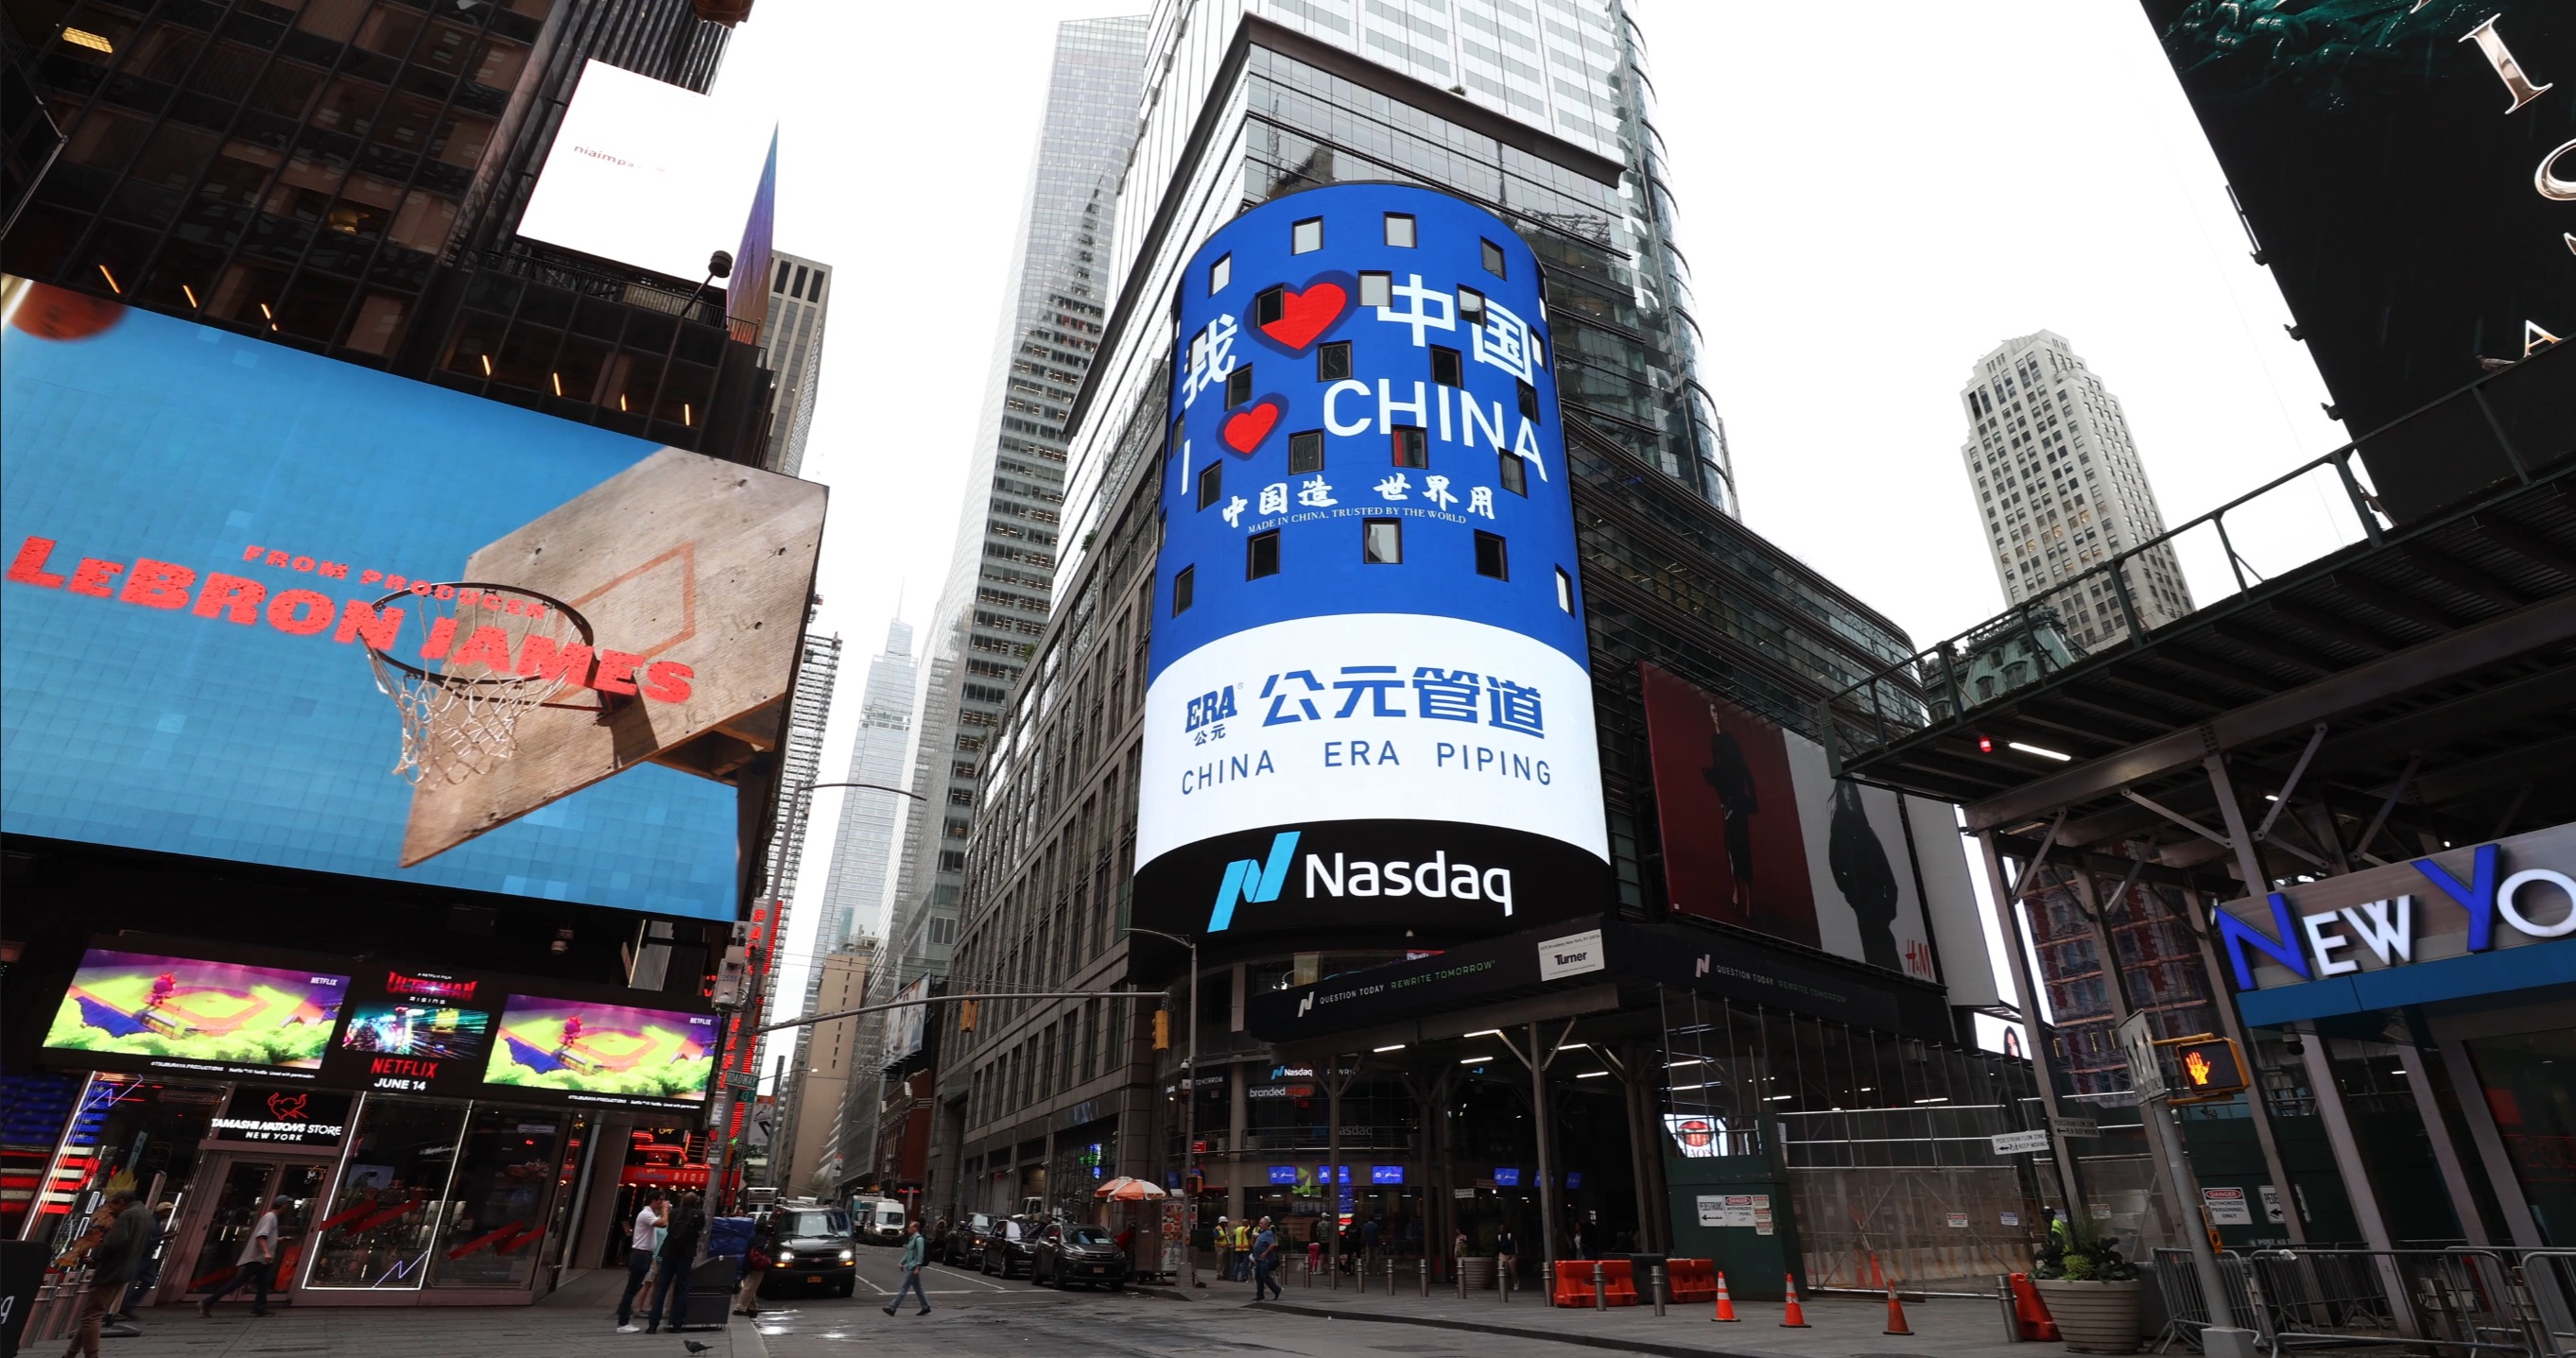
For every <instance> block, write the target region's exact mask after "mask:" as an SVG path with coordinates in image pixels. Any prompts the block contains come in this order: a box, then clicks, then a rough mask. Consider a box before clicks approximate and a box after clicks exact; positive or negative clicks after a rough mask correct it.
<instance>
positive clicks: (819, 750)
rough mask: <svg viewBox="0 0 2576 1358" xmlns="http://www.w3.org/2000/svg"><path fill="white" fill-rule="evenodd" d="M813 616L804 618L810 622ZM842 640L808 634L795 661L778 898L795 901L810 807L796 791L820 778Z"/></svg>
mask: <svg viewBox="0 0 2576 1358" xmlns="http://www.w3.org/2000/svg"><path fill="white" fill-rule="evenodd" d="M810 622H811V619H810V618H809V619H808V623H809V625H810ZM840 670H841V638H840V637H839V636H838V635H834V636H828V637H818V636H815V635H813V634H812V633H810V632H809V633H807V634H806V637H805V653H804V654H803V655H802V656H801V657H799V658H798V660H797V664H796V691H795V692H794V693H792V694H790V695H788V701H787V739H786V741H785V742H784V743H783V744H782V745H781V746H780V747H779V785H778V816H777V824H776V828H775V829H774V830H773V831H772V832H771V834H770V840H769V852H770V860H769V861H770V863H771V864H772V865H773V866H772V869H771V870H772V871H773V872H774V873H775V874H776V876H777V881H778V892H777V899H778V900H779V901H780V902H781V903H782V908H783V905H784V903H786V902H792V901H794V900H795V899H796V870H797V868H798V867H799V866H800V865H801V864H802V863H803V861H804V858H805V828H806V826H807V825H808V824H809V823H810V822H811V821H812V820H813V816H814V806H813V803H812V802H811V801H809V800H808V799H807V798H806V797H804V796H802V795H799V794H800V793H801V792H802V791H803V789H805V788H807V787H810V786H811V785H812V784H813V783H814V782H815V781H816V780H817V779H819V778H821V777H822V776H823V772H822V770H823V730H824V724H825V723H826V722H828V721H829V720H831V715H832V690H833V687H834V685H835V683H836V681H837V680H838V679H839V677H840Z"/></svg>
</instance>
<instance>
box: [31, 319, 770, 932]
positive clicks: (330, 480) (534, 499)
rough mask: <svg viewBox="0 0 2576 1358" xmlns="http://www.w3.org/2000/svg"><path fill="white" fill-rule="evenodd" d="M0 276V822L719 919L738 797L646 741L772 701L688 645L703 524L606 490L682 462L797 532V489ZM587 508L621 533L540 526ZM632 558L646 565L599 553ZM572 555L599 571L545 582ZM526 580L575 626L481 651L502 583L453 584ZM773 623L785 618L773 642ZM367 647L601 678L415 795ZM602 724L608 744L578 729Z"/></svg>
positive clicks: (762, 659) (701, 612)
mask: <svg viewBox="0 0 2576 1358" xmlns="http://www.w3.org/2000/svg"><path fill="white" fill-rule="evenodd" d="M7 289H8V290H7V293H6V301H7V316H6V323H5V325H0V337H4V338H0V559H6V560H7V561H8V563H9V565H8V569H7V573H6V584H5V592H4V593H0V600H5V603H0V828H5V829H6V830H8V831H9V832H11V833H13V834H24V835H31V836H44V837H48V838H54V839H62V840H74V841H82V842H87V843H93V844H105V845H117V846H123V847H129V848H135V849H146V850H157V851H162V852H168V853H175V854H189V855H196V856H200V857H207V858H221V859H234V860H240V861H245V862H254V863H265V864H274V865H278V866H282V867H290V868H304V869H313V870H318V871H324V872H334V873H345V874H354V875H359V876H367V877H378V878H387V879H392V880H398V881H408V882H419V883H428V884H435V885H440V886H448V887H459V888H468V889H473V890H480V891H489V892H499V893H508V894H514V895H524V896H531V897H540V898H544V899H548V900H559V901H573V902H585V903H592V904H599V905H607V906H614V907H620V908H627V909H635V910H643V911H651V912H655V913H661V914H670V915H682V916H695V917H701V918H711V919H730V918H732V917H733V915H734V913H735V908H736V900H737V891H738V887H737V863H736V837H737V834H738V833H739V820H738V816H737V812H736V806H735V803H736V795H735V790H734V789H733V788H732V787H731V786H729V785H728V784H726V783H724V782H720V781H716V780H714V779H711V778H708V777H701V776H693V775H692V774H691V773H687V772H682V771H680V770H679V769H677V768H673V767H667V766H663V765H658V764H652V763H648V762H645V760H647V759H649V758H650V757H652V756H653V755H655V754H657V753H661V752H665V751H667V750H668V749H669V748H670V746H671V745H672V744H673V743H674V742H675V741H676V740H678V739H680V738H684V737H685V736H687V735H689V734H692V733H694V732H696V731H697V730H699V729H700V727H701V726H702V725H703V724H704V723H705V722H706V721H707V720H708V716H707V713H706V712H705V711H704V710H703V709H704V708H705V706H706V704H708V703H716V704H721V705H728V706H731V705H737V704H741V703H745V702H748V701H751V699H750V697H749V694H750V693H751V692H753V691H755V690H756V691H759V692H770V691H783V690H784V688H785V687H786V686H787V684H788V683H789V681H790V676H789V671H788V669H787V668H785V667H781V666H779V665H777V663H776V662H775V661H774V660H773V659H772V658H771V657H770V656H769V655H768V654H767V653H760V654H739V655H736V656H734V657H731V658H727V659H711V658H710V657H709V654H708V651H707V645H708V643H709V642H710V641H714V640H721V636H720V634H721V633H722V632H723V631H724V630H725V624H724V623H722V622H720V621H718V620H714V619H711V618H710V617H708V616H707V614H708V612H709V610H708V609H706V608H701V607H699V606H698V603H697V600H698V598H699V596H701V595H702V594H703V593H704V592H705V590H704V587H703V582H702V581H701V580H699V579H698V578H697V577H696V576H694V575H691V574H689V573H688V572H689V571H690V570H691V569H693V565H692V563H704V562H707V561H709V560H721V559H722V558H723V557H724V556H725V554H726V552H728V551H730V550H734V549H733V548H732V547H731V546H729V545H728V540H727V539H725V538H722V537H720V536H719V535H717V534H714V533H711V532H707V531H703V530H702V529H699V528H691V529H689V530H688V536H687V537H685V538H683V539H679V540H677V542H676V546H675V545H673V544H672V543H666V542H663V541H661V540H660V537H659V535H660V534H661V533H662V532H663V531H664V528H665V522H664V521H676V520H682V519H687V518H688V516H689V515H690V514H692V513H698V512H701V511H699V510H698V509H697V508H696V507H695V506H694V504H680V505H668V506H663V507H662V508H663V509H664V510H665V512H664V513H663V514H662V515H660V516H659V517H658V518H657V517H656V516H655V515H652V514H649V513H646V514H638V513H636V512H634V511H633V504H634V502H635V499H636V497H637V496H649V495H656V494H663V495H667V494H671V493H672V492H671V491H670V490H669V489H668V487H671V486H674V485H681V484H696V483H694V482H691V481H690V478H692V477H696V478H699V480H700V481H703V480H704V477H705V474H706V472H707V471H708V469H714V470H715V471H716V472H717V473H718V474H719V475H721V476H722V478H723V481H724V483H726V484H731V483H734V482H737V481H744V483H745V484H752V483H750V482H748V481H745V478H766V482H784V483H785V484H786V486H787V487H789V488H792V493H794V494H796V495H799V496H803V495H810V497H811V498H812V499H813V500H814V501H815V508H814V511H813V519H814V522H815V523H816V524H817V526H818V527H819V518H820V510H819V500H820V496H821V491H820V488H819V487H811V486H805V485H804V484H803V483H799V482H792V481H788V480H787V478H777V477H766V474H765V473H760V472H746V471H745V470H744V469H742V468H738V467H732V466H729V465H728V464H723V463H718V462H716V461H715V460H714V459H709V458H701V457H698V456H697V455H696V454H690V453H682V452H679V451H677V450H672V449H664V448H660V447H657V445H654V444H652V443H648V442H644V441H642V440H638V439H633V438H628V437H625V436H623V435H619V434H614V433H610V432H607V431H604V430H600V429H595V428H589V427H586V426H582V425H577V424H573V423H570V422H568V421H565V420H560V419H556V418H553V417H550V416H547V415H542V414H538V413H536V412H533V411H528V410H521V409H515V408H513V407H510V406H506V405H502V404H499V403H496V402H492V401H485V400H480V399H477V398H474V397H469V396H464V395H461V394H458V393H455V392H450V391H445V390H442V389H439V388H437V387H433V386H429V385H426V384H423V383H419V382H413V381H408V380H405V379H402V378H397V377H393V376H390V375H387V374H384V373H380V372H374V371H370V370H368V369H365V368H361V367H357V366H354V365H351V364H347V363H342V362H337V361H334V360H330V359H326V358H322V357H319V356H316V355H311V354H306V353H302V352H298V351H296V350H292V349H288V348H284V347H281V346H278V345H274V344H268V343H264V342H261V341H258V340H254V339H249V338H246V337H243V336H239V335H233V334H227V333H225V332H222V331H218V330H214V329H210V328H207V327H204V326H199V325H194V324H191V323H189V322H186V321H184V320H180V319H176V318H172V317H167V316H161V315H155V314H152V313H148V312H143V311H133V310H128V309H126V308H123V307H119V306H116V305H114V304H113V303H109V302H104V301H100V300H97V299H91V298H83V297H78V296H75V295H73V294H69V293H65V292H62V291H60V290H57V289H51V288H47V287H44V286H43V285H35V284H28V283H25V282H24V281H22V280H16V279H11V280H8V283H7ZM763 485H765V483H763ZM761 488H763V486H754V489H761ZM602 495H606V496H608V497H610V501H609V502H601V501H599V500H598V499H597V498H596V497H600V496H602ZM620 497H622V498H620ZM603 503H606V505H607V508H612V509H617V510H618V512H620V513H622V514H624V516H625V517H623V518H621V519H620V520H618V522H621V523H624V524H626V525H628V528H627V529H626V530H625V531H624V532H623V533H599V534H593V535H592V538H591V540H589V541H586V542H585V541H579V540H576V539H575V538H574V537H573V536H571V535H570V533H569V532H568V531H566V525H567V524H569V525H570V526H571V528H572V529H578V528H579V527H580V526H581V524H582V522H583V520H584V518H585V516H589V515H594V514H596V513H598V512H605V511H604V510H603V509H602V505H603ZM648 507H649V506H648ZM734 528H735V530H736V531H737V532H738V533H743V532H748V529H747V528H746V527H745V526H744V525H734ZM549 533H555V534H558V536H553V537H548V536H547V534H549ZM531 534H534V535H536V536H535V538H534V539H531V538H530V535H531ZM532 540H533V541H539V542H541V543H543V544H546V545H551V546H552V547H553V548H554V554H553V558H552V560H551V561H550V562H549V563H548V564H547V565H545V566H543V567H539V566H536V565H528V566H526V567H524V568H523V569H522V568H519V567H514V566H512V565H510V563H509V562H508V561H507V560H506V559H505V558H506V556H507V552H506V551H496V549H505V548H510V547H511V546H512V545H513V544H525V543H527V542H530V541H532ZM537 550H538V548H535V547H530V548H528V550H527V551H526V553H525V554H526V555H527V556H528V557H529V559H530V560H531V561H533V560H534V558H535V556H536V554H537ZM629 552H643V553H646V554H647V555H646V556H645V557H644V559H643V560H641V561H638V562H636V563H634V564H632V565H630V564H628V562H627V560H626V559H625V557H624V556H623V555H622V554H624V553H629ZM469 565H470V566H471V567H472V568H474V569H475V570H476V571H477V572H478V573H477V574H475V575H467V574H464V572H465V571H466V570H467V569H468V568H469ZM780 569H781V570H782V571H784V572H785V573H786V574H787V575H789V576H791V577H793V578H791V579H789V580H787V581H786V582H785V583H784V585H783V586H782V587H781V588H780V591H779V592H781V593H785V594H788V595H790V596H792V597H794V598H795V599H797V600H798V601H799V603H801V600H802V597H803V595H804V594H805V593H806V591H807V590H808V589H809V588H810V579H811V571H812V556H811V552H810V551H808V552H807V553H806V554H805V557H804V559H803V561H802V562H801V563H800V562H797V561H795V560H793V559H792V558H791V559H790V560H788V561H787V562H786V563H785V564H784V565H782V566H781V567H780ZM513 570H519V571H520V572H521V573H520V574H518V575H513V574H509V573H508V572H510V571H513ZM583 570H589V571H592V572H595V573H597V574H598V575H599V576H600V579H601V583H600V584H598V585H597V586H585V585H580V584H578V583H576V581H577V577H578V576H579V574H580V572H581V571H583ZM800 570H801V572H802V574H801V575H799V574H797V573H798V572H799V571H800ZM523 579H543V580H544V581H545V582H546V584H547V588H546V590H545V593H546V594H548V595H550V596H552V597H555V598H557V599H562V600H578V601H579V608H580V609H581V610H582V611H584V612H586V613H588V614H589V615H590V616H591V617H592V618H593V619H594V620H596V621H597V622H598V624H599V626H598V629H597V631H598V635H596V636H589V637H586V638H585V640H586V641H588V642H590V643H593V644H592V645H567V646H564V647H563V648H561V649H560V650H557V649H555V648H553V647H552V646H551V645H549V646H548V647H547V648H546V650H545V653H544V654H542V655H541V654H539V653H538V647H537V642H538V641H544V640H545V638H543V637H542V636H540V637H537V638H536V640H535V641H529V642H527V643H526V645H525V646H524V647H522V648H521V649H519V650H518V651H517V653H516V654H513V650H512V645H511V639H512V631H511V629H507V628H504V627H500V626H494V625H489V624H495V623H504V622H514V621H518V620H519V619H517V618H516V617H515V615H517V614H518V613H519V611H520V607H521V597H520V596H519V595H516V594H513V595H511V596H510V597H509V598H508V600H507V602H506V608H507V615H509V616H505V614H504V602H505V601H504V599H503V597H502V595H501V594H500V593H497V592H496V593H481V594H478V592H477V591H476V590H474V589H471V588H469V589H467V590H465V591H464V592H463V593H462V594H461V595H459V594H458V593H457V591H456V590H455V589H454V588H453V584H454V583H455V582H463V581H474V580H482V581H497V584H495V585H494V586H492V588H494V589H495V590H499V589H503V588H512V587H516V586H517V585H518V584H520V583H521V581H522V580H523ZM431 582H439V583H438V584H437V585H433V584H432V583H431ZM535 608H536V606H535V605H534V604H530V605H529V610H530V613H531V615H533V613H534V611H535ZM481 610H489V614H488V616H487V615H485V614H484V613H482V612H481ZM405 612H409V613H411V614H412V619H411V623H410V624H404V623H403V621H402V619H401V617H400V615H401V614H403V613H405ZM440 613H443V614H444V615H445V616H444V620H443V621H442V622H440V623H439V624H438V625H437V626H435V627H430V628H422V627H420V626H419V624H421V623H423V622H425V621H426V620H427V619H429V618H430V617H431V616H432V615H433V614H440ZM801 619H802V612H801V608H800V609H798V611H796V612H793V613H791V614H790V615H789V617H788V619H787V626H786V627H785V628H784V629H783V630H784V631H785V632H786V633H787V640H786V647H787V648H788V650H789V651H790V653H791V654H792V649H793V646H794V633H795V632H796V630H797V627H796V624H798V623H799V622H801ZM415 647H416V649H415ZM370 648H379V649H381V650H382V651H383V652H384V653H385V654H386V655H388V656H391V657H393V658H395V659H400V660H403V661H405V662H406V663H410V664H413V665H416V666H419V667H421V669H422V670H423V672H424V673H426V674H429V675H432V676H465V675H474V676H482V675H484V674H485V672H487V671H488V674H489V676H491V677H495V678H499V679H501V680H503V681H505V682H516V680H515V678H513V676H521V675H532V674H535V673H537V672H538V670H540V669H544V670H546V671H547V672H548V673H549V674H551V675H556V676H560V678H561V679H562V682H563V686H564V687H565V688H566V689H567V690H572V689H580V690H584V691H586V692H587V693H588V695H589V696H591V697H593V698H595V699H597V701H594V702H593V703H591V704H590V707H589V709H588V710H567V711H557V710H552V709H547V710H542V711H531V712H529V713H528V715H527V716H526V717H525V718H524V719H523V721H522V723H521V725H520V728H519V730H518V732H517V735H516V739H517V741H518V749H517V751H516V754H517V757H516V758H515V759H511V758H509V757H508V756H507V755H506V754H505V755H504V756H503V757H502V760H503V762H501V763H500V764H499V766H498V767H499V768H500V769H503V770H507V772H506V773H503V772H489V771H485V772H469V771H451V774H452V776H449V777H444V778H427V779H423V780H421V782H420V785H419V786H417V787H415V786H414V783H413V781H411V780H408V779H406V778H404V777H399V776H396V775H395V773H394V769H395V767H396V763H397V760H398V757H399V756H401V754H402V753H403V749H404V744H403V719H402V716H401V714H400V713H399V712H398V710H397V709H396V707H395V705H394V703H393V702H392V701H391V700H390V696H389V694H388V693H387V692H386V691H385V690H383V689H380V687H379V678H378V673H377V670H376V668H375V667H373V666H371V664H370V657H369V650H370ZM621 648H623V649H621ZM787 663H788V665H791V666H792V660H791V661H789V662H787ZM477 666H480V667H481V668H480V669H478V668H476V667H477ZM772 668H775V669H777V672H776V673H774V674H769V673H759V674H755V673H753V671H755V670H767V669H772ZM719 671H723V672H719ZM388 673H390V671H388ZM728 690H730V691H728ZM611 695H616V696H611ZM559 706H564V707H568V708H569V707H573V706H576V705H573V704H560V705H559ZM738 715H739V713H738V712H734V713H726V714H724V716H725V717H727V718H730V717H736V716H738ZM636 728H640V729H644V730H646V731H648V732H649V734H648V735H646V736H642V737H639V736H637V735H636V734H635V729H636ZM611 741H622V742H623V746H622V749H623V753H621V754H619V755H616V756H613V757H602V756H597V755H596V754H595V753H594V752H592V750H591V746H593V745H596V744H599V743H603V742H611ZM584 761H588V762H584ZM612 774H614V775H616V776H613V777H611V776H609V775H612ZM406 862H408V863H411V864H412V865H411V866H405V864H406Z"/></svg>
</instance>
